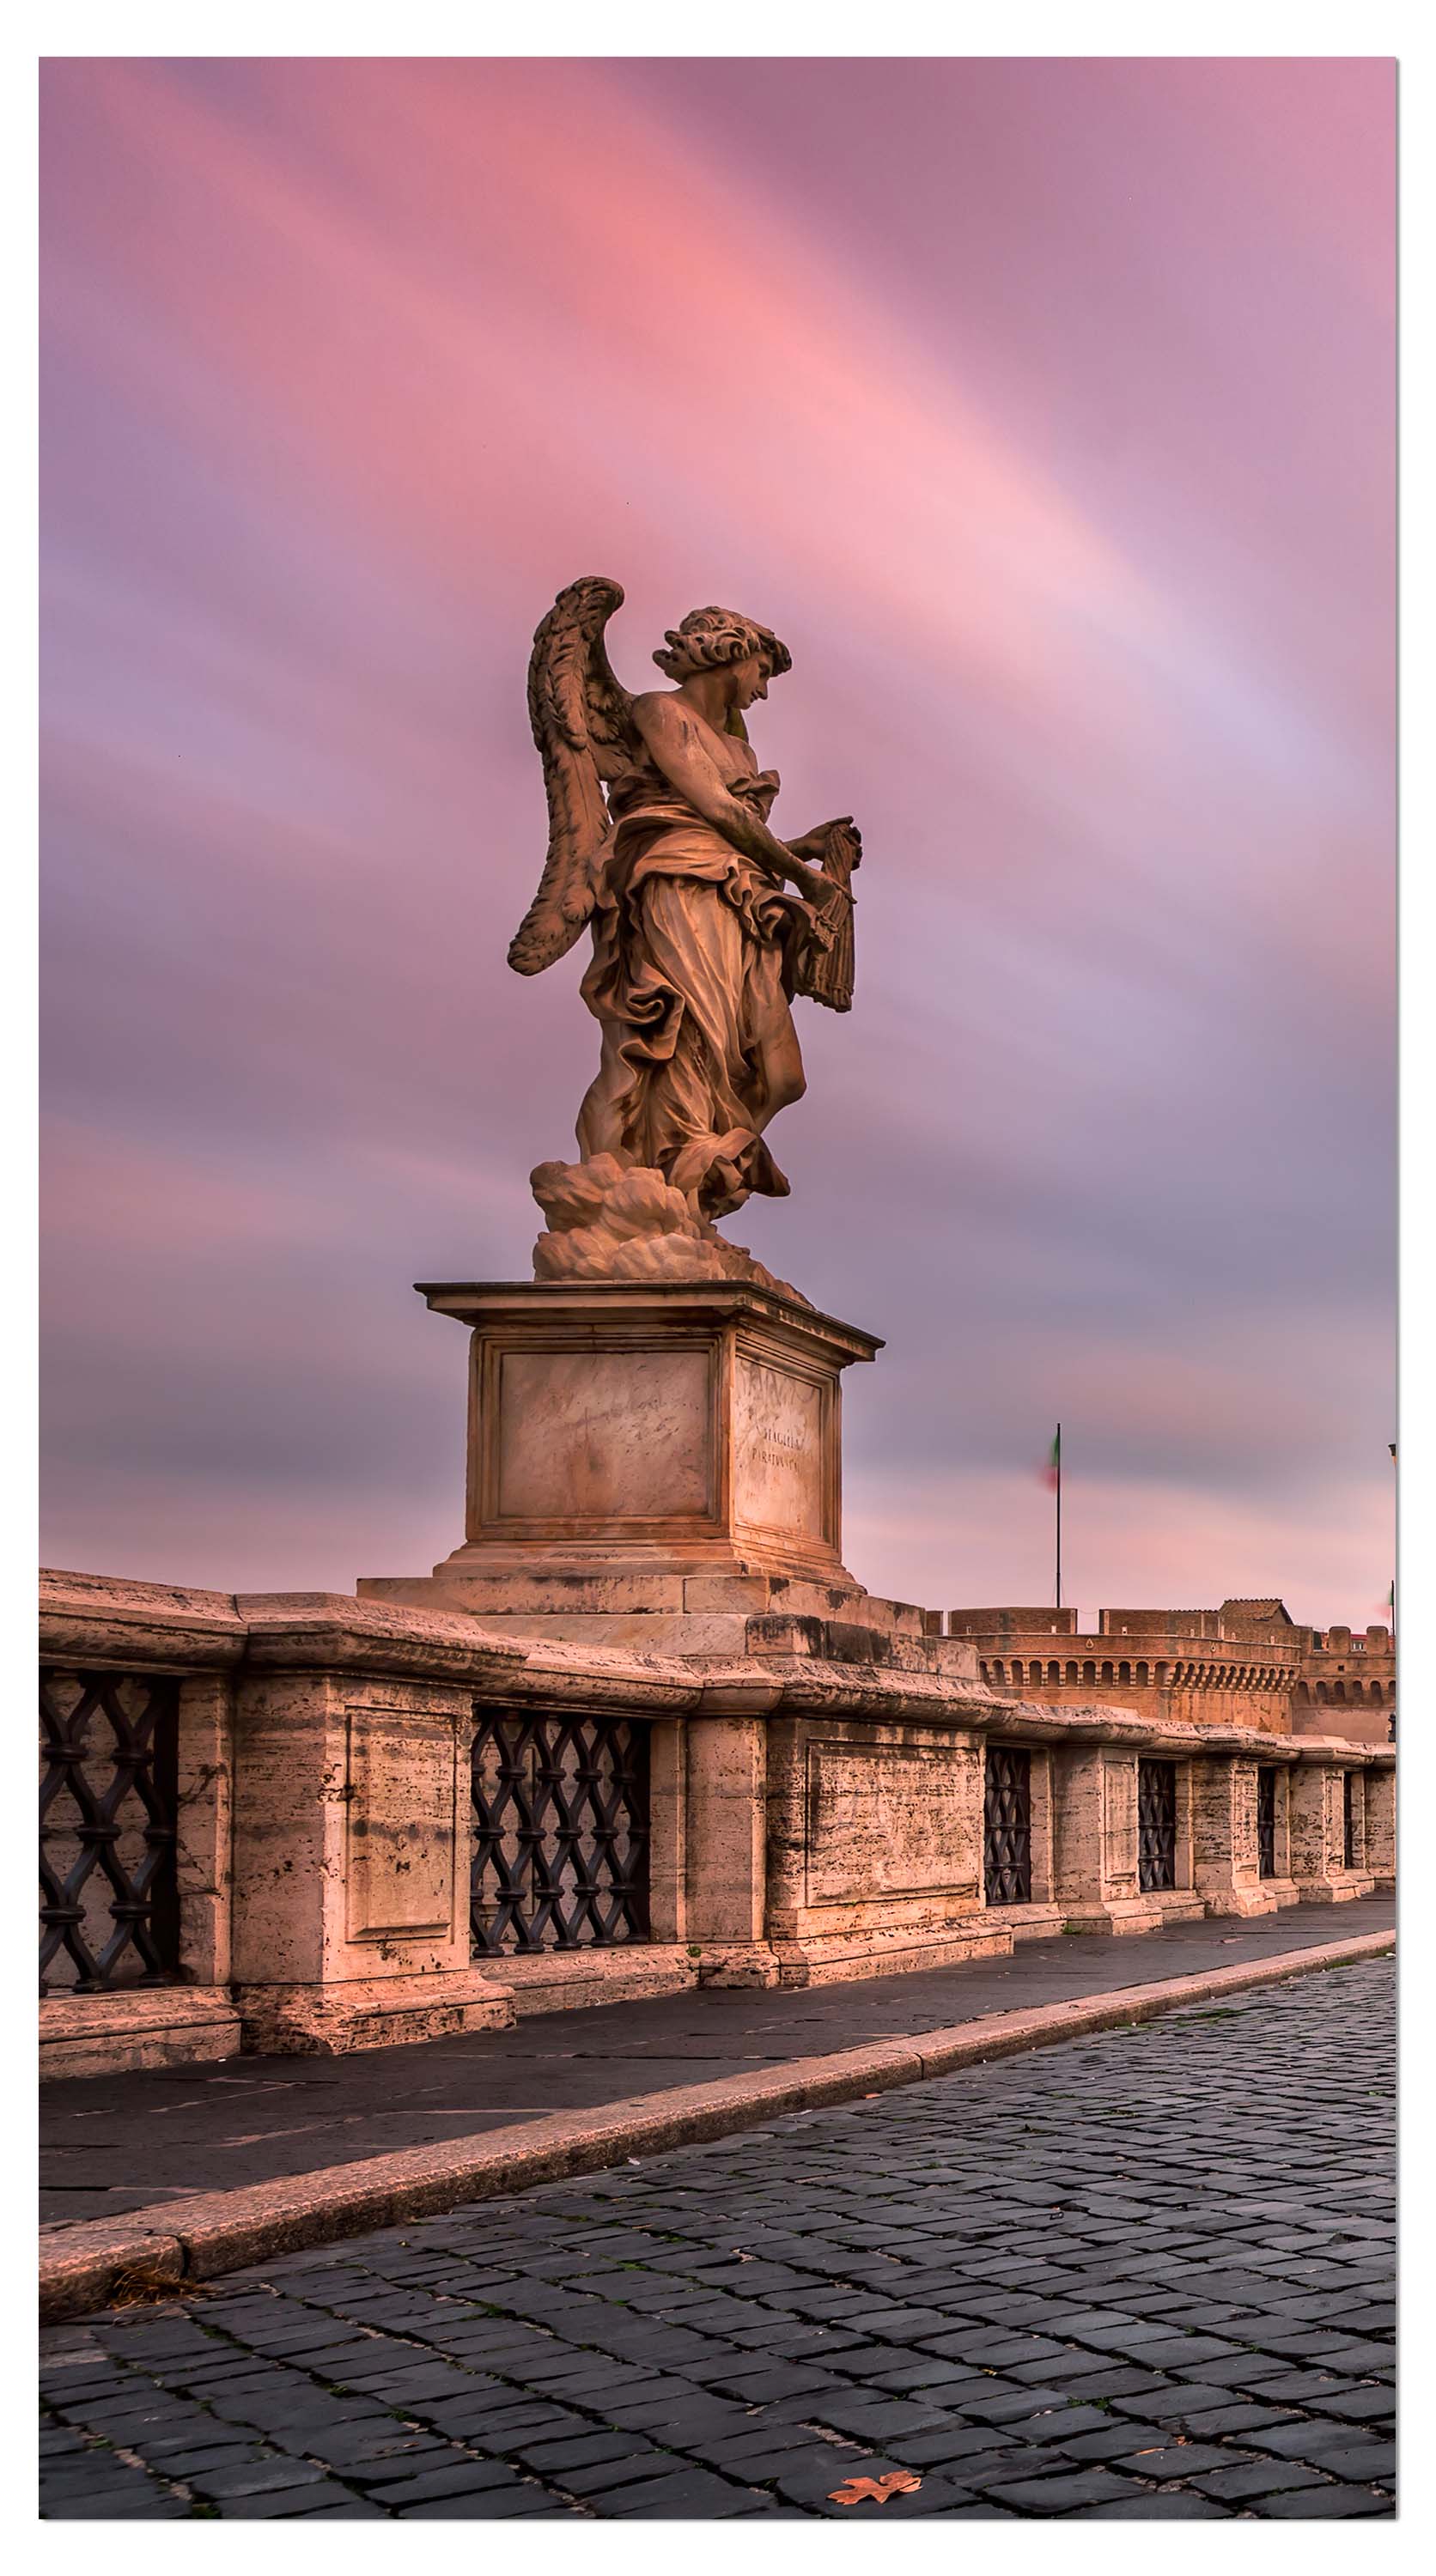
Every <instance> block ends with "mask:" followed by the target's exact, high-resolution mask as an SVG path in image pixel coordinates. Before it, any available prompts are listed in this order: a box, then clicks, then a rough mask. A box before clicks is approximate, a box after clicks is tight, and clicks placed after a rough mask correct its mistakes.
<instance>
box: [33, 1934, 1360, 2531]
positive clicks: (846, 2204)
mask: <svg viewBox="0 0 1436 2576" xmlns="http://www.w3.org/2000/svg"><path fill="white" fill-rule="evenodd" d="M1328 1921H1329V1918H1328ZM1153 1946H1154V1945H1153V1944H1151V1943H1134V1944H1133V1945H1132V1947H1133V1949H1135V1950H1139V1951H1142V1952H1144V1953H1146V1954H1148V1955H1150V1952H1151V1949H1152V1947H1153ZM1393 1990H1394V1974H1393V1969H1392V1966H1391V1964H1390V1963H1389V1962H1388V1961H1386V1960H1380V1961H1370V1962H1366V1963H1363V1964H1361V1965H1357V1966H1350V1967H1344V1968H1333V1969H1331V1970H1329V1971H1328V1972H1327V1973H1325V1974H1323V1975H1320V1976H1312V1977H1305V1978H1296V1979H1293V1980H1292V1981H1291V1982H1290V1983H1287V1984H1283V1985H1280V1986H1274V1987H1269V1988H1266V1989H1264V1990H1260V1991H1256V1992H1252V1993H1249V1994H1245V1995H1238V1996H1236V1997H1234V1999H1233V2000H1232V2002H1230V2003H1228V2004H1224V2005H1222V2006H1220V2007H1218V2008H1216V2009H1212V2008H1210V2007H1199V2008H1197V2009H1195V2010H1191V2011H1187V2012H1181V2013H1176V2014H1173V2015H1170V2016H1168V2017H1166V2018H1164V2019H1161V2020H1158V2021H1154V2022H1151V2023H1148V2024H1145V2025H1139V2026H1136V2027H1133V2026H1130V2025H1126V2024H1124V2025H1122V2026H1120V2027H1119V2028H1117V2029H1115V2030H1113V2031H1109V2032H1106V2033H1104V2034H1102V2035H1101V2036H1099V2037H1094V2038H1087V2039H1083V2040H1078V2041H1072V2042H1067V2043H1064V2044H1059V2045H1055V2046H1052V2047H1049V2048H1046V2049H1043V2050H1041V2051H1038V2052H1037V2053H1035V2054H1030V2055H1024V2056H1021V2057H1010V2058H999V2059H994V2060H991V2061H988V2062H986V2063H983V2064H980V2065H974V2066H969V2067H966V2068H964V2069H963V2070H962V2071H961V2072H959V2073H956V2074H953V2075H948V2076H943V2077H940V2078H937V2079H935V2080H933V2081H931V2082H927V2083H919V2084H913V2085H911V2086H908V2087H905V2088H904V2089H903V2090H901V2091H899V2092H896V2093H888V2094H884V2095H882V2096H880V2097H878V2098H877V2099H875V2100H873V2101H871V2102H863V2103H856V2104H853V2105H852V2106H850V2107H844V2108H832V2109H825V2110H818V2111H807V2112H800V2113H797V2114H794V2115H792V2116H790V2117H785V2118H783V2119H781V2120H775V2121H773V2122H771V2123H770V2124H768V2125H767V2126H766V2127H765V2128H764V2129H763V2130H761V2131H759V2132H757V2133H753V2132H750V2133H748V2134H747V2135H745V2136H743V2137H740V2138H727V2139H724V2140H722V2141H720V2142H717V2143H714V2144H710V2145H706V2146H698V2147H685V2148H681V2149H678V2150H676V2151H674V2152H672V2153H669V2154H665V2155H661V2156H656V2157H654V2158H652V2159H651V2160H647V2161H645V2162H644V2164H643V2165H642V2166H640V2167H637V2168H628V2167H620V2168H618V2169H617V2170H616V2171H613V2172H607V2173H602V2174H596V2175H593V2176H591V2177H590V2178H588V2179H587V2180H585V2181H583V2182H582V2183H573V2182H567V2183H561V2184H554V2185H552V2186H550V2187H548V2188H546V2189H543V2190H538V2191H530V2192H526V2193H523V2194H521V2195H520V2196H518V2197H516V2198H514V2199H511V2200H507V2201H503V2202H500V2203H488V2204H486V2205H484V2206H483V2207H480V2208H473V2207H471V2208H469V2209H467V2210H462V2209H461V2210H453V2211H450V2212H449V2213H448V2214H446V2215H445V2216H443V2217H435V2218H430V2219H427V2220H422V2221H419V2220H416V2221H410V2222H409V2223H407V2224H406V2225H404V2226H402V2227H399V2228H391V2229H386V2230H384V2231H383V2232H381V2233H376V2234H373V2235H370V2236H368V2237H366V2238H362V2239H359V2240H357V2241H355V2242H352V2243H350V2244H346V2245H342V2246H336V2247H330V2248H327V2249H325V2250H323V2251H312V2252H308V2253H302V2254H290V2255H286V2256H283V2257H280V2258H277V2259H275V2260H272V2261H270V2262H267V2263H265V2264H262V2265H257V2266H254V2267H252V2268H251V2269H250V2270H249V2271H248V2272H246V2273H245V2274H243V2275H236V2276H232V2277H231V2278H230V2279H229V2280H227V2281H226V2282H225V2283H224V2284H223V2285H222V2286H220V2287H218V2288H215V2289H212V2290H210V2291H209V2292H208V2293H206V2294H205V2295H204V2296H202V2297H196V2298H190V2299H186V2300H183V2301H180V2300H175V2301H172V2302H169V2303H166V2304H164V2305H162V2306H156V2307H150V2308H138V2309H134V2310H131V2311H129V2312H122V2313H120V2314H117V2315H110V2316H106V2317H103V2318H101V2319H98V2320H96V2321H94V2322H91V2323H87V2324H84V2325H79V2324H76V2325H68V2326H60V2327H56V2328H54V2329H52V2330H51V2331H50V2332H48V2333H47V2334H46V2335H45V2336H44V2337H43V2338H42V2355H43V2374H44V2395H45V2403H46V2430H45V2433H44V2436H43V2450H44V2489H43V2509H44V2511H45V2513H46V2515H47V2516H49V2517H51V2518H58V2519H65V2520H73V2519H87V2520H93V2519H109V2518H115V2517H123V2518H126V2519H150V2518H164V2519H168V2518H172V2517H186V2516H198V2517H207V2518H214V2517H222V2518H225V2519H231V2518H242V2519H256V2518H264V2519H269V2518H279V2519H287V2518H290V2517H303V2518H305V2519H310V2518H314V2519H318V2518H321V2517H322V2518H326V2519H332V2518H345V2519H354V2518H360V2517H362V2518H371V2519H372V2518H381V2517H395V2516H402V2517H405V2518H413V2519H437V2520H454V2519H464V2520H494V2519H504V2520H509V2519H513V2518H516V2517H519V2518H530V2517H542V2516H547V2517H551V2518H557V2519H563V2520H568V2521H574V2522H580V2521H585V2520H588V2519H589V2518H592V2517H598V2518H601V2519H638V2520H651V2519H661V2518H675V2517H688V2518H698V2519H705V2520H706V2519H712V2518H721V2519H729V2518H734V2517H738V2518H746V2517H754V2516H756V2517H761V2518H769V2519H772V2518H778V2517H782V2516H784V2515H787V2516H792V2517H796V2516H810V2515H814V2514H818V2515H830V2516H833V2517H836V2518H839V2519H842V2520H845V2521H851V2522H855V2523H856V2522H857V2521H859V2519H861V2518H863V2517H866V2518H867V2519H869V2520H871V2518H872V2516H873V2515H874V2513H876V2512H878V2511H879V2510H880V2511H881V2514H882V2518H883V2526H884V2528H886V2526H887V2525H888V2523H890V2522H893V2521H897V2520H902V2519H910V2518H912V2517H913V2516H914V2515H922V2516H927V2515H941V2516H943V2517H944V2518H948V2519H951V2518H966V2519H980V2518H993V2517H999V2518H1008V2517H1031V2516H1036V2517H1039V2518H1046V2517H1049V2516H1052V2515H1061V2516H1064V2517H1088V2516H1091V2517H1094V2518H1098V2519H1104V2520H1105V2519H1112V2520H1134V2519H1135V2520H1145V2519H1161V2520H1171V2519H1178V2520H1185V2519H1193V2518H1199V2519H1218V2518H1230V2517H1232V2516H1239V2517H1244V2518H1245V2517H1255V2518H1258V2519H1262V2520H1299V2521H1306V2520H1346V2519H1350V2518H1353V2517H1365V2516H1376V2517H1381V2516H1389V2515H1390V2513H1391V2512H1392V2509H1393V2507H1392V2497H1391V2479H1392V2474H1393V2451H1392V2443H1391V2439H1390V2418H1391V2407H1392V2392H1391V2375H1392V2361H1393V2346H1392V2333H1393V2324H1394V2309H1393V2306H1392V2304H1391V2301H1392V2281H1391V2272H1392V2234H1393V2230H1392V2224H1391V2194H1392V2191H1393V2188H1394V2179H1393V2167H1394V2154H1393V2146H1394V2139H1393V2128H1394V2119H1393V2091H1394V2088H1393V2081H1392V2052H1393V2041H1394V2028H1393V2022H1394V2014H1393V2000H1394V1994H1393ZM733 2000H735V2001H739V2000H741V1999H737V1998H735V1999H733ZM1009 2000H1010V1998H1009ZM751 2001H752V2002H753V2003H754V2004H755V2005H756V2004H757V2003H758V2002H760V2001H761V2002H765V2003H767V2004H771V2003H772V2001H773V1999H772V1998H761V1999H760V1998H754V1999H751ZM893 2469H897V2470H902V2471H906V2472H908V2473H909V2474H910V2475H912V2476H913V2477H915V2478H916V2479H918V2480H920V2484H919V2485H918V2486H917V2487H916V2488H915V2489H914V2490H913V2491H911V2492H908V2493H904V2494H901V2495H898V2496H897V2497H895V2499H894V2500H893V2501H891V2502H889V2503H888V2504H886V2505H884V2506H882V2507H881V2508H878V2507H876V2506H874V2505H872V2504H861V2505H857V2506H855V2507H853V2508H851V2509H848V2508H844V2507H842V2506H840V2505H838V2504H836V2503H835V2502H833V2501H832V2496H833V2491H834V2489H836V2488H837V2487H838V2486H839V2485H840V2484H841V2483H842V2482H843V2481H844V2480H846V2479H848V2478H850V2477H852V2476H854V2475H859V2476H872V2477H877V2476H881V2475H882V2474H884V2473H885V2472H887V2471H889V2470H893Z"/></svg>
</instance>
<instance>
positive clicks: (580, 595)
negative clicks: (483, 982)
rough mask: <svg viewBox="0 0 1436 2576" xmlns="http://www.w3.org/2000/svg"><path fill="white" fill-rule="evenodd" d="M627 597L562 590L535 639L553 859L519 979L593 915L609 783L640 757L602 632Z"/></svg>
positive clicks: (533, 662) (536, 723) (588, 586)
mask: <svg viewBox="0 0 1436 2576" xmlns="http://www.w3.org/2000/svg"><path fill="white" fill-rule="evenodd" d="M622 604H623V593H622V591H621V590H620V588H619V586H618V583H617V582H616V581H602V580H599V579H597V578H595V577H590V578H589V579H587V580H585V581H575V582H571V583H570V585H569V587H568V589H567V590H561V591H560V592H559V595H558V597H557V599H556V600H555V601H554V604H553V606H552V608H551V609H550V610H549V613H548V615H547V617H546V618H545V619H544V620H543V623H542V624H541V626H540V627H539V630H538V633H537V634H536V635H535V637H534V649H533V654H532V657H531V659H530V662H529V717H530V720H531V722H532V725H533V732H534V741H535V742H536V743H537V745H538V748H539V754H540V757H541V758H542V761H543V777H544V789H545V792H546V794H547V797H548V857H547V858H546V859H545V861H544V871H543V875H542V876H541V877H540V879H539V889H538V892H537V894H536V895H535V896H534V899H533V902H532V903H531V904H530V905H529V908H528V911H527V912H526V913H525V914H524V917H523V920H522V922H521V923H520V925H519V928H518V930H517V931H516V932H515V934H514V938H513V940H512V943H511V944H510V948H509V964H510V965H511V966H512V967H513V968H514V970H515V972H516V973H518V974H520V975H537V974H539V973H540V972H541V971H542V969H543V968H544V967H545V966H551V965H552V964H553V962H554V959H555V958H556V957H563V956H566V955H567V953H568V951H569V949H570V948H571V947H572V946H573V943H574V941H575V940H576V939H577V937H578V935H579V932H580V931H581V930H582V928H583V925H584V923H585V922H586V921H587V919H588V917H589V914H590V913H591V912H592V910H593V905H594V895H595V890H596V877H597V868H598V864H599V862H600V861H601V858H602V854H603V851H604V849H605V847H606V845H607V841H608V835H609V821H608V809H607V807H606V805H605V804H604V801H603V782H604V781H605V780H606V779H612V778H616V777H617V776H618V775H619V773H620V771H621V770H623V769H625V768H627V767H628V766H629V765H630V764H631V763H632V762H633V760H634V759H635V758H636V757H637V756H638V753H639V751H640V749H641V745H640V743H639V740H638V737H637V735H636V733H635V732H634V728H633V717H632V706H633V701H632V699H631V697H630V696H629V693H628V691H627V690H626V689H624V688H621V687H620V685H619V683H618V681H617V680H616V679H615V678H614V675H613V671H612V668H611V666H610V663H609V659H608V653H607V650H606V648H605V645H604V633H603V630H604V628H605V626H606V625H607V623H608V620H609V618H610V617H611V616H612V615H613V612H614V610H615V609H616V608H620V607H621V606H622Z"/></svg>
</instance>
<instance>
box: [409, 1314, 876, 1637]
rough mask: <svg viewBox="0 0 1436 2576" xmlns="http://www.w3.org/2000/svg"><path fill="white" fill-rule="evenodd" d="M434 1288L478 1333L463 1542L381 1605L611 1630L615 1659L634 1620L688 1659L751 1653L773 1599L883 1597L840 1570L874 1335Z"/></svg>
mask: <svg viewBox="0 0 1436 2576" xmlns="http://www.w3.org/2000/svg"><path fill="white" fill-rule="evenodd" d="M421 1294H422V1295H423V1296H424V1297H425V1298H427V1300H428V1303H429V1305H430V1307H431V1308H432V1309H433V1311H434V1312H435V1313H436V1314H441V1315H452V1316H453V1317H454V1319H455V1321H456V1322H458V1323H461V1324H463V1325H464V1326H465V1328H466V1329H467V1330H468V1332H469V1334H470V1337H471V1341H470V1362H469V1430H468V1478H467V1484H468V1493H467V1509H466V1518H465V1532H464V1542H463V1545H462V1546H461V1547H458V1548H456V1549H455V1550H454V1552H453V1554H452V1555H451V1556H449V1557H447V1558H446V1559H445V1560H444V1562H443V1563H442V1564H440V1565H437V1566H435V1568H434V1571H433V1575H432V1576H431V1577H394V1578H369V1579H366V1580H364V1581H361V1583H360V1585H359V1590H360V1593H361V1594H362V1595H363V1596H365V1597H367V1598H370V1599H380V1600H388V1601H394V1602H397V1601H403V1602H406V1603H411V1604H414V1605H416V1606H419V1605H422V1606H434V1607H442V1608H444V1609H465V1610H470V1611H472V1612H473V1613H474V1614H475V1615H476V1616H478V1617H480V1618H483V1619H484V1620H485V1621H486V1623H488V1622H491V1621H493V1620H494V1619H496V1618H502V1619H504V1621H505V1623H506V1624H509V1623H515V1624H521V1625H522V1626H523V1627H524V1628H525V1629H526V1631H527V1632H528V1633H529V1634H534V1633H541V1632H542V1630H543V1629H545V1628H546V1629H548V1630H549V1631H550V1632H551V1633H552V1630H553V1626H554V1623H556V1622H558V1621H560V1620H562V1621H565V1623H567V1621H569V1620H573V1621H581V1622H583V1623H584V1625H585V1626H587V1623H588V1622H590V1621H592V1622H594V1623H600V1622H601V1623H602V1625H601V1627H600V1626H599V1625H597V1624H595V1627H594V1629H593V1631H592V1633H594V1634H596V1635H602V1636H603V1637H604V1638H605V1640H609V1641H612V1642H615V1643H618V1642H632V1641H634V1632H633V1631H631V1630H630V1631H629V1632H628V1635H627V1636H626V1637H621V1636H620V1635H618V1634H615V1628H614V1623H615V1622H620V1621H621V1622H624V1623H625V1625H626V1623H627V1621H629V1620H630V1619H632V1620H635V1621H638V1622H640V1623H641V1626H640V1628H639V1630H638V1632H637V1633H638V1634H639V1635H641V1636H642V1638H643V1641H644V1642H645V1643H647V1644H650V1645H651V1646H653V1647H654V1648H656V1649H661V1648H672V1649H674V1650H679V1651H681V1650H683V1649H685V1648H686V1649H687V1650H688V1651H690V1652H705V1651H712V1652H722V1651H725V1650H727V1649H730V1648H732V1647H733V1646H735V1645H737V1646H739V1647H740V1649H741V1642H742V1634H743V1629H744V1625H745V1622H746V1618H747V1617H748V1616H749V1615H752V1613H753V1612H754V1611H755V1610H760V1609H766V1608H767V1607H768V1605H769V1597H770V1596H769V1587H770V1586H771V1585H772V1584H774V1583H779V1584H782V1585H784V1586H790V1585H791V1586H795V1587H798V1588H799V1590H800V1592H801V1595H802V1597H801V1600H800V1601H799V1602H798V1603H796V1604H795V1606H796V1607H801V1608H802V1609H804V1610H808V1609H812V1610H819V1609H827V1610H829V1611H831V1610H832V1608H833V1607H834V1606H836V1605H837V1604H839V1603H840V1602H842V1601H845V1600H849V1599H853V1598H858V1599H861V1598H863V1597H864V1596H862V1595H861V1592H860V1587H859V1586H858V1585H857V1583H856V1582H855V1581H854V1579H853V1577H852V1576H851V1575H850V1574H849V1573H848V1571H847V1569H846V1567H845V1566H844V1564H843V1561H842V1552H841V1551H842V1427H841V1426H842V1414H841V1394H840V1387H839V1380H840V1378H841V1375H842V1371H843V1370H844V1369H845V1368H848V1367H849V1366H850V1365H851V1364H852V1362H853V1361H854V1360H870V1359H871V1358H872V1357H873V1355H874V1353H875V1352H877V1351H878V1350H880V1349H881V1347H882V1345H881V1343H880V1342H879V1341H878V1340H877V1339H876V1338H875V1336H874V1335H872V1334H871V1333H864V1332H861V1331H859V1330H858V1329H857V1328H856V1327H855V1326H852V1325H849V1324H841V1323H837V1322H835V1321H834V1319H833V1318H832V1317H831V1316H829V1315H820V1314H818V1313H817V1312H816V1311H815V1310H814V1309H813V1308H812V1307H809V1306H803V1305H800V1304H799V1303H798V1302H797V1301H796V1300H795V1299H792V1298H789V1297H783V1296H779V1295H778V1294H776V1293H775V1292H773V1291H771V1290H768V1289H764V1288H761V1287H758V1286H755V1285H753V1284H750V1283H749V1282H746V1281H728V1280H721V1281H708V1280H693V1281H688V1280H674V1281H656V1282H653V1283H651V1284H650V1283H647V1282H644V1283H634V1282H630V1281H612V1282H610V1281H563V1282H550V1281H521V1282H517V1283H515V1284H512V1285H502V1284H500V1285H496V1286H495V1285H478V1286H466V1285H463V1284H459V1285H455V1286H428V1287H425V1288H423V1289H422V1290H421ZM755 1584H756V1585H757V1587H759V1590H760V1591H761V1599H760V1598H759V1597H758V1592H757V1591H755V1590H754V1586H755ZM725 1623H727V1624H725ZM730 1626H731V1628H732V1633H731V1634H730V1633H729V1627H730ZM710 1628H711V1630H712V1633H711V1634H710V1633H709V1629H710ZM660 1630H661V1631H662V1632H663V1633H661V1634H660ZM670 1630H671V1632H672V1633H671V1634H670V1633H669V1631H670ZM569 1633H582V1631H581V1630H579V1629H570V1630H569Z"/></svg>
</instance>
